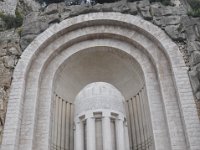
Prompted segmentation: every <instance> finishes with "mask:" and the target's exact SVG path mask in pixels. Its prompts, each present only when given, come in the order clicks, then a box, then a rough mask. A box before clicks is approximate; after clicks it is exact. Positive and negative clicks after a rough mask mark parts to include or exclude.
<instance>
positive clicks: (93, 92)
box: [75, 82, 125, 115]
mask: <svg viewBox="0 0 200 150" xmlns="http://www.w3.org/2000/svg"><path fill="white" fill-rule="evenodd" d="M123 101H124V97H123V96H122V94H121V93H120V92H119V91H118V90H117V89H116V88H115V87H114V86H112V85H111V84H108V83H105V82H95V83H91V84H89V85H87V86H86V87H84V88H83V89H82V90H81V91H80V92H79V94H78V95H77V96H76V99H75V115H79V114H80V113H82V112H86V111H89V110H97V109H108V110H115V111H119V112H122V113H124V112H125V111H124V106H123Z"/></svg>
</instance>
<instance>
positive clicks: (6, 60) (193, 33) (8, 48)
mask: <svg viewBox="0 0 200 150" xmlns="http://www.w3.org/2000/svg"><path fill="white" fill-rule="evenodd" d="M8 1H9V0H8ZM11 1H13V0H11ZM19 1H20V2H21V3H20V5H19V4H18V7H20V8H21V9H24V8H25V9H26V12H28V13H27V14H25V18H24V22H23V25H22V27H21V28H19V29H11V30H8V31H5V28H4V22H3V21H2V20H1V19H0V135H1V133H2V130H3V125H4V118H5V112H6V105H7V100H8V93H9V88H10V84H11V80H12V72H13V69H14V67H15V65H16V63H17V61H18V59H19V58H20V55H21V53H22V51H23V50H24V49H25V48H26V47H27V46H28V44H29V43H30V42H31V41H32V40H33V39H34V38H35V37H36V36H37V35H39V34H40V33H41V32H43V31H44V30H45V29H47V28H48V27H49V26H51V25H52V24H55V23H58V22H60V21H62V20H64V19H67V18H70V17H73V16H77V15H79V14H85V13H89V12H101V11H105V12H121V13H127V14H132V15H139V16H141V17H143V18H144V19H146V20H148V21H150V22H152V23H153V24H155V25H157V26H159V27H160V28H162V29H163V30H164V31H165V32H166V33H167V34H168V35H169V37H171V39H172V40H173V41H174V42H176V43H177V45H178V46H179V49H180V51H181V53H182V55H183V58H184V60H185V63H186V65H187V66H188V68H189V69H188V73H189V76H190V80H191V84H192V87H193V91H194V96H195V98H196V103H197V107H198V109H199V113H200V18H192V17H189V16H188V15H187V7H186V6H185V5H183V4H180V5H179V1H178V0H174V1H176V4H177V5H176V6H163V5H162V4H161V3H159V2H158V3H150V2H149V0H142V1H134V2H126V1H124V0H123V1H119V2H115V3H104V4H96V5H94V6H87V5H76V6H75V5H74V6H65V4H64V3H56V4H50V5H49V6H47V7H45V8H43V7H41V6H40V5H39V4H38V3H36V2H34V1H32V0H19ZM22 1H23V2H24V3H23V2H22ZM13 2H14V3H13V5H10V6H9V8H8V6H4V9H10V10H12V11H11V12H14V11H13V10H15V9H16V5H15V1H13ZM2 3H4V2H1V1H0V4H2ZM22 4H25V6H26V7H25V6H24V5H23V6H22ZM14 5H15V7H14ZM11 6H12V7H11ZM1 7H2V6H0V10H2V9H3V8H1ZM13 8H14V9H13ZM199 116H200V114H199Z"/></svg>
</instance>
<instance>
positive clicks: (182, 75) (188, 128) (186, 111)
mask: <svg viewBox="0 0 200 150" xmlns="http://www.w3.org/2000/svg"><path fill="white" fill-rule="evenodd" d="M99 48H100V49H99ZM104 48H105V51H106V53H104V54H108V56H104V57H105V60H103V61H105V62H106V61H107V62H108V61H109V60H107V59H106V58H109V57H110V56H113V57H112V58H113V61H114V62H115V63H116V64H119V66H121V67H120V68H121V69H122V70H123V72H126V74H132V76H130V78H128V79H127V78H123V75H124V74H123V73H121V72H118V70H121V69H118V70H116V69H115V70H114V68H116V67H115V66H116V65H114V64H112V62H109V63H110V64H109V65H108V66H105V64H103V63H102V64H101V63H100V62H101V61H102V60H101V61H97V62H99V63H100V64H98V63H96V64H95V65H96V66H97V67H98V68H99V73H100V75H101V74H103V73H102V72H101V70H104V71H105V68H106V67H107V70H112V67H113V72H114V73H117V74H119V76H116V74H113V75H110V76H108V78H107V80H106V78H104V80H103V79H101V80H102V81H105V82H108V83H111V84H113V85H114V84H115V83H116V85H114V86H116V87H117V88H118V89H119V90H121V92H122V93H124V92H126V91H131V92H132V91H134V90H135V92H136V89H138V90H139V91H137V92H136V93H135V94H136V95H134V94H133V93H134V92H133V93H132V94H130V95H129V94H127V95H129V96H127V97H126V96H125V94H124V96H125V98H126V100H128V102H127V103H128V104H129V105H128V106H131V105H130V104H132V107H134V106H136V104H138V106H147V109H149V114H148V117H147V118H148V119H149V124H150V129H151V134H150V135H152V137H153V138H152V139H153V143H154V144H153V145H154V148H153V149H155V150H177V149H179V150H188V149H190V150H196V149H197V148H198V147H200V143H199V138H200V127H199V120H198V117H197V112H196V111H195V103H194V100H193V95H192V90H191V87H190V83H189V79H188V75H187V68H186V67H185V64H184V61H183V59H182V56H181V55H180V53H179V50H178V48H177V46H176V45H175V44H174V43H172V42H171V40H170V39H169V38H168V37H167V36H166V35H165V33H163V31H161V30H160V29H159V28H157V27H155V26H154V25H152V24H150V23H148V22H146V21H144V20H142V19H141V18H138V17H135V16H131V15H124V14H120V13H91V14H85V15H80V16H77V17H74V18H71V19H67V20H65V21H63V22H61V23H59V24H56V25H54V26H52V27H51V28H49V29H47V30H46V31H45V32H44V33H42V34H41V35H40V36H38V37H37V38H36V39H35V40H34V41H33V42H32V43H31V44H30V45H29V47H28V48H27V49H26V50H25V52H24V53H23V55H22V58H21V60H20V61H19V63H18V65H17V66H16V69H15V72H14V76H13V82H12V89H11V94H10V98H9V104H8V111H7V116H6V124H5V129H4V136H3V144H2V150H18V149H19V150H47V149H50V148H51V143H52V132H51V131H52V128H53V122H54V120H53V118H54V117H53V116H54V114H55V113H54V111H53V110H54V109H53V108H54V106H55V105H54V102H55V99H56V98H55V96H56V95H58V97H60V98H62V97H63V99H64V100H69V102H70V101H71V102H72V99H73V95H74V96H75V95H76V93H77V92H79V91H80V90H81V88H83V86H84V85H86V84H89V83H91V82H96V81H99V80H100V78H99V79H98V78H96V79H95V78H94V79H93V78H92V77H98V74H95V72H93V73H94V76H92V74H87V72H84V68H82V71H80V70H81V68H79V69H77V70H78V72H79V71H80V73H82V74H81V77H84V80H80V81H79V80H78V81H75V79H79V76H78V75H79V73H76V72H73V71H74V69H73V65H72V66H70V64H74V65H75V66H76V65H77V64H76V63H78V62H76V63H75V61H74V60H73V58H75V57H78V56H79V55H80V54H81V52H83V53H82V54H81V55H80V56H84V55H85V56H86V57H87V56H92V57H94V56H95V55H96V54H97V51H101V50H102V49H103V50H104ZM95 50H96V54H92V53H90V51H92V52H93V51H94V52H95ZM110 51H111V52H112V53H113V52H119V53H118V54H114V55H111V54H110V53H109V52H110ZM84 52H85V53H84ZM86 53H88V55H86ZM124 54H125V55H124ZM123 57H125V60H127V59H129V58H130V60H128V61H123ZM78 58H80V60H81V59H82V58H83V57H78ZM100 58H101V57H97V60H98V59H100ZM88 59H89V58H88ZM117 59H119V61H116V60H117ZM70 60H71V62H70ZM82 60H83V59H82ZM76 61H78V60H76ZM129 61H130V62H131V61H133V63H132V64H131V63H129ZM127 62H128V64H127ZM135 62H136V63H135ZM82 63H83V64H82ZM82 63H81V65H83V66H84V65H87V63H88V65H90V63H89V62H87V61H83V62H82ZM130 64H131V65H130ZM136 64H137V65H136ZM79 65H80V63H79ZM79 65H78V66H79ZM95 65H94V66H95ZM98 65H99V66H98ZM67 66H68V67H67ZM101 66H102V68H103V69H101ZM130 66H132V67H131V68H130ZM133 66H134V69H133ZM66 67H67V69H69V70H68V71H67V72H65V69H66ZM109 67H110V68H109ZM95 68H96V67H95ZM136 70H137V71H136ZM69 71H72V74H70V73H69ZM86 71H88V70H87V69H86ZM131 71H132V72H131ZM64 72H65V73H64ZM66 73H67V78H68V77H70V78H68V79H70V80H67V78H66V76H65V75H66ZM84 73H86V74H84ZM106 73H107V72H106V71H105V73H104V74H105V75H106ZM59 75H60V77H59ZM76 75H77V76H76ZM84 75H85V76H84ZM87 75H88V77H90V78H87ZM142 75H143V76H142ZM76 77H77V78H76ZM100 77H106V76H103V75H101V76H100ZM109 77H112V78H110V79H109ZM122 78H123V79H127V80H128V81H125V80H121V79H122ZM133 78H134V82H137V83H138V87H139V88H135V87H136V86H134V87H129V86H128V87H126V86H127V85H129V82H130V85H131V86H133V85H135V84H132V83H133V82H131V81H132V79H133ZM73 79H74V82H73V83H70V82H71V80H72V81H73ZM87 79H93V80H94V81H91V80H87ZM97 79H98V80H97ZM108 79H109V80H108ZM111 79H112V80H111ZM129 79H130V80H129ZM66 80H67V82H65V81H66ZM62 81H63V83H61V82H62ZM83 81H84V82H83ZM86 81H87V82H86ZM111 81H112V82H111ZM117 81H118V82H117ZM119 81H121V83H120V82H119ZM126 82H127V83H126ZM65 83H69V84H65ZM78 83H79V84H78ZM117 83H118V84H117ZM125 83H126V84H125ZM142 83H143V84H142ZM58 85H59V86H58ZM77 85H79V86H77ZM120 85H124V86H121V89H120ZM74 86H75V87H74ZM59 87H63V89H59ZM70 87H73V88H70ZM125 88H127V89H125ZM129 88H131V90H130V89H129ZM65 89H68V90H65ZM123 89H124V91H123ZM142 89H145V91H144V92H141V91H142ZM55 92H56V93H55ZM131 92H127V93H131ZM64 93H65V94H64ZM141 93H142V94H141ZM64 95H66V97H65V96H64ZM145 95H146V96H145ZM141 97H143V98H145V97H146V98H145V99H143V100H144V101H146V102H148V103H146V104H148V105H141V103H138V101H135V99H141ZM141 102H142V101H141ZM133 103H136V104H134V105H133ZM142 104H143V103H142ZM68 107H69V106H68ZM141 108H142V107H141ZM127 110H129V111H131V110H132V111H135V110H136V109H134V108H131V107H130V108H129V109H127ZM142 110H143V109H141V110H140V111H137V112H142ZM61 113H62V112H61ZM67 114H69V113H67ZM131 114H132V113H131ZM137 114H138V118H139V119H137V120H139V121H138V129H140V127H141V126H140V125H139V123H140V120H142V119H144V117H140V116H139V115H141V116H143V115H142V114H145V113H140V114H139V113H137ZM191 116H192V117H191ZM132 118H134V119H135V118H136V117H135V116H134V117H132ZM129 120H131V119H129ZM132 120H133V119H132ZM130 122H131V121H130ZM129 124H130V123H129ZM131 127H133V125H132V124H131ZM135 128H136V127H135ZM135 128H134V129H135ZM129 130H130V129H129ZM137 131H138V130H137ZM139 131H140V130H139ZM141 132H142V130H141ZM143 132H144V131H143ZM144 133H148V132H144ZM134 135H137V134H134ZM140 135H143V134H141V133H140ZM194 135H195V136H194ZM137 137H138V136H137ZM137 137H136V138H137ZM139 137H141V136H139ZM144 137H145V136H144ZM139 139H140V142H139V143H141V142H142V140H141V139H142V138H139ZM147 139H148V138H147ZM147 143H148V142H147Z"/></svg>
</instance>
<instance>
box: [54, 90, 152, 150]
mask: <svg viewBox="0 0 200 150" xmlns="http://www.w3.org/2000/svg"><path fill="white" fill-rule="evenodd" d="M53 106H54V108H53V112H52V116H53V119H52V122H53V123H52V139H51V141H52V142H51V150H153V149H154V146H153V137H152V129H151V121H150V115H149V107H148V102H147V97H146V92H145V88H142V89H141V90H140V91H139V92H138V93H137V94H136V95H135V96H133V97H132V98H130V99H128V100H126V101H125V111H126V117H125V116H124V115H123V114H122V113H120V112H112V111H108V110H99V111H95V112H87V113H85V114H81V115H79V116H78V117H76V118H75V119H74V104H72V103H70V102H67V101H66V100H63V99H62V98H61V97H59V96H58V95H56V94H55V99H54V105H53ZM121 129H123V130H121ZM74 136H75V137H74ZM74 139H75V141H78V142H75V141H74ZM97 145H98V146H97Z"/></svg>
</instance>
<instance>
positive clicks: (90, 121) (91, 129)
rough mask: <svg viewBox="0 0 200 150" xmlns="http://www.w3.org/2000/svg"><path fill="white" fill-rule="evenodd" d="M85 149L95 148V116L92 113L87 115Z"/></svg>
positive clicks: (91, 149) (92, 149) (93, 149)
mask: <svg viewBox="0 0 200 150" xmlns="http://www.w3.org/2000/svg"><path fill="white" fill-rule="evenodd" d="M86 127H87V133H86V135H87V150H96V141H95V140H96V137H95V118H93V114H89V115H88V116H87V123H86Z"/></svg>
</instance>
